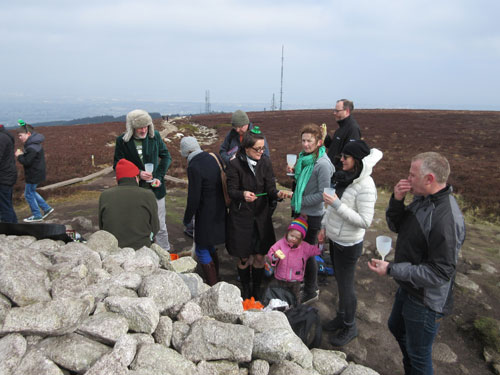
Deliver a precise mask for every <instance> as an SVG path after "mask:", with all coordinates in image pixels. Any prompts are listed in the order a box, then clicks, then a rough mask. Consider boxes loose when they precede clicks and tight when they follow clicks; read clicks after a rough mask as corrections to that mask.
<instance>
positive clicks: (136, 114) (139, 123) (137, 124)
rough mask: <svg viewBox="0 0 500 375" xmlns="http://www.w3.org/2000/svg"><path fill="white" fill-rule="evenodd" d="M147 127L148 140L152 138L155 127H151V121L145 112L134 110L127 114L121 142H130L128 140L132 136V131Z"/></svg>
mask: <svg viewBox="0 0 500 375" xmlns="http://www.w3.org/2000/svg"><path fill="white" fill-rule="evenodd" d="M146 126H149V130H148V135H149V138H154V136H155V127H154V125H153V119H152V118H151V116H150V115H149V113H147V112H146V111H144V110H142V109H134V110H133V111H130V112H129V113H128V114H127V121H126V123H125V127H126V130H125V135H124V136H123V140H124V141H125V142H128V141H130V138H132V136H133V135H134V129H138V128H144V127H146Z"/></svg>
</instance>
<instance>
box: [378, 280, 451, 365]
mask: <svg viewBox="0 0 500 375" xmlns="http://www.w3.org/2000/svg"><path fill="white" fill-rule="evenodd" d="M442 318H443V314H441V313H438V312H435V311H433V310H431V309H429V308H428V307H426V306H425V305H424V304H423V303H422V302H420V301H419V300H418V299H417V298H416V297H413V296H412V295H410V294H408V292H406V291H405V290H403V289H402V288H399V289H398V291H397V292H396V298H395V300H394V305H393V306H392V312H391V316H390V317H389V322H388V325H389V330H390V331H391V333H392V334H393V335H394V337H395V338H396V340H397V342H398V344H399V347H400V348H401V352H402V353H403V365H404V369H405V375H419V374H423V375H432V374H433V373H434V371H433V369H432V344H433V342H434V338H435V337H436V334H437V331H438V329H439V324H440V323H441V319H442Z"/></svg>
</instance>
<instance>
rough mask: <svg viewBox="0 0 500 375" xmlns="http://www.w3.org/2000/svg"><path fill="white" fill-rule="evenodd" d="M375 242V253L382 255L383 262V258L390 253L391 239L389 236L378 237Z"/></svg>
mask: <svg viewBox="0 0 500 375" xmlns="http://www.w3.org/2000/svg"><path fill="white" fill-rule="evenodd" d="M375 241H376V244H377V251H378V252H379V254H380V255H382V260H384V259H385V256H386V255H387V254H389V252H390V251H391V245H392V238H391V237H389V236H378V237H377V238H376V240H375Z"/></svg>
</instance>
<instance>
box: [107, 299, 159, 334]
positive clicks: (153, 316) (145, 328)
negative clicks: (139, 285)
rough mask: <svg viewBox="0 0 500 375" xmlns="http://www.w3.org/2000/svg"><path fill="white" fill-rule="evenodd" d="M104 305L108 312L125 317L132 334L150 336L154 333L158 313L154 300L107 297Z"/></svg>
mask: <svg viewBox="0 0 500 375" xmlns="http://www.w3.org/2000/svg"><path fill="white" fill-rule="evenodd" d="M104 304H105V305H106V308H107V309H108V310H109V311H112V312H116V313H118V314H121V315H122V316H124V317H125V319H127V321H128V325H129V329H130V330H132V331H134V332H143V333H148V334H151V333H153V332H154V331H155V329H156V326H157V325H158V321H159V320H160V313H159V310H158V307H157V306H156V304H155V302H154V300H153V299H152V298H149V297H143V298H132V297H115V296H113V297H107V298H106V299H105V300H104Z"/></svg>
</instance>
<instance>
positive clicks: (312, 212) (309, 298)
mask: <svg viewBox="0 0 500 375" xmlns="http://www.w3.org/2000/svg"><path fill="white" fill-rule="evenodd" d="M301 140H302V151H301V153H300V154H299V158H298V160H297V163H296V164H295V167H294V168H289V170H288V172H293V173H294V175H295V182H296V184H295V189H294V194H293V197H292V212H293V215H294V217H297V216H302V217H303V218H305V219H306V220H307V224H308V225H309V229H308V231H307V235H306V238H305V239H304V240H305V241H306V242H308V243H310V244H315V243H317V237H318V233H319V231H320V229H321V219H322V218H323V214H324V212H325V207H324V204H323V189H324V188H326V187H330V180H331V178H332V175H333V172H334V171H335V168H334V167H333V164H332V162H331V161H330V158H329V157H328V155H327V154H326V151H325V147H324V146H323V132H322V131H321V128H320V127H319V126H318V125H316V124H307V125H305V126H304V127H303V128H302V131H301ZM317 273H318V265H317V264H316V259H315V258H314V257H311V258H309V260H308V261H307V265H306V271H305V277H304V295H303V296H302V301H303V303H309V302H313V301H315V300H317V299H318V296H319V290H318V283H317Z"/></svg>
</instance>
